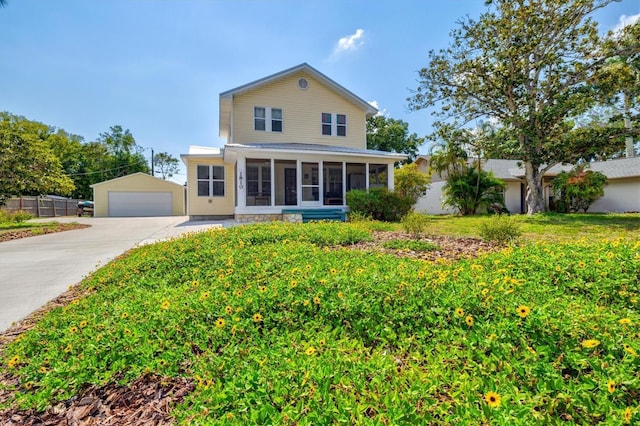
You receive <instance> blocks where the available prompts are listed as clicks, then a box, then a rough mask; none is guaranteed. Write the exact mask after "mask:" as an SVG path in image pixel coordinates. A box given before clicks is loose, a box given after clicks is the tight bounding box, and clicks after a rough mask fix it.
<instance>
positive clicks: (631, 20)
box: [613, 13, 640, 33]
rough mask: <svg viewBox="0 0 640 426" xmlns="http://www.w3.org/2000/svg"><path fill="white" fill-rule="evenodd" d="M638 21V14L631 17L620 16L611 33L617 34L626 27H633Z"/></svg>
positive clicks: (639, 14)
mask: <svg viewBox="0 0 640 426" xmlns="http://www.w3.org/2000/svg"><path fill="white" fill-rule="evenodd" d="M639 20H640V13H638V14H637V15H631V16H627V15H622V16H621V17H620V19H619V20H618V25H616V26H615V27H614V28H613V32H614V33H617V32H618V31H620V30H622V29H623V28H624V27H626V26H627V25H633V24H635V23H636V22H638V21H639Z"/></svg>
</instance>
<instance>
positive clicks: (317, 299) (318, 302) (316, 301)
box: [313, 296, 320, 305]
mask: <svg viewBox="0 0 640 426" xmlns="http://www.w3.org/2000/svg"><path fill="white" fill-rule="evenodd" d="M313 303H315V304H316V305H319V304H320V298H319V297H318V296H316V297H314V298H313Z"/></svg>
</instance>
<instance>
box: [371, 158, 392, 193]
mask: <svg viewBox="0 0 640 426" xmlns="http://www.w3.org/2000/svg"><path fill="white" fill-rule="evenodd" d="M375 186H387V187H388V183H387V165H386V164H369V187H370V188H372V187H375Z"/></svg>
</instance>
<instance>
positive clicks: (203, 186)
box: [197, 165, 224, 197]
mask: <svg viewBox="0 0 640 426" xmlns="http://www.w3.org/2000/svg"><path fill="white" fill-rule="evenodd" d="M197 185H198V196H199V197H224V166H210V165H198V170H197Z"/></svg>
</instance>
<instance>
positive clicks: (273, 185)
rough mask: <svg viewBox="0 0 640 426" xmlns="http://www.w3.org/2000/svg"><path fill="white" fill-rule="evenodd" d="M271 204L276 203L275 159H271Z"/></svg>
mask: <svg viewBox="0 0 640 426" xmlns="http://www.w3.org/2000/svg"><path fill="white" fill-rule="evenodd" d="M269 164H270V165H271V197H269V198H270V199H271V206H275V205H276V160H275V159H273V158H272V159H271V163H269Z"/></svg>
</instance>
